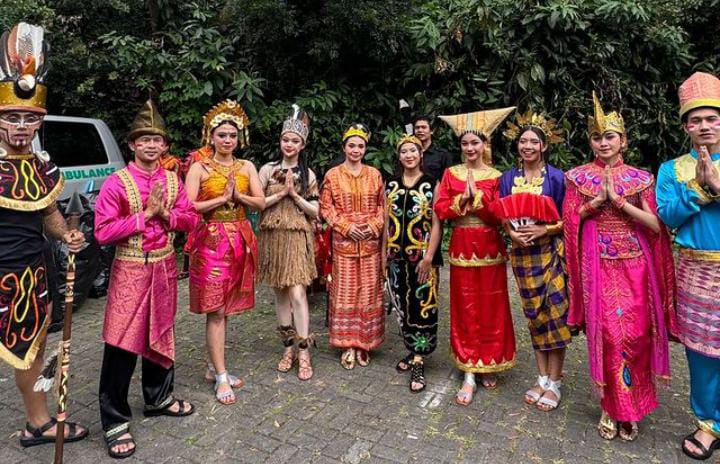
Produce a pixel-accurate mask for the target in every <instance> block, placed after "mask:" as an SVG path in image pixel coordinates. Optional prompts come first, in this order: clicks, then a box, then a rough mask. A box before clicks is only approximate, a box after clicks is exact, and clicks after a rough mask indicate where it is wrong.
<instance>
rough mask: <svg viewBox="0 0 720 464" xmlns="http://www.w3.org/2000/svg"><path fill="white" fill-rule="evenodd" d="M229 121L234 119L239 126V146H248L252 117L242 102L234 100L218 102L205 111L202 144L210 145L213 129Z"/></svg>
mask: <svg viewBox="0 0 720 464" xmlns="http://www.w3.org/2000/svg"><path fill="white" fill-rule="evenodd" d="M227 121H232V122H233V123H234V124H235V125H236V126H237V128H238V146H239V147H240V148H245V147H247V146H248V144H249V143H250V134H249V133H248V125H249V124H250V119H249V118H248V117H247V114H245V110H243V109H242V107H241V106H240V104H239V103H238V102H236V101H233V100H225V101H223V102H221V103H218V104H217V105H215V106H213V107H212V108H210V111H208V112H207V113H205V116H203V133H202V144H203V145H204V146H206V147H209V146H210V140H211V139H212V131H214V130H215V128H216V127H218V126H219V125H221V124H223V123H224V122H227Z"/></svg>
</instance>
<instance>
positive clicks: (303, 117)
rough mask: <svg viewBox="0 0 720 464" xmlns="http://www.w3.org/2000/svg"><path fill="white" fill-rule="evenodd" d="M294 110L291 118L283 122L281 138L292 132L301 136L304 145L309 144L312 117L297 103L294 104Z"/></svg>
mask: <svg viewBox="0 0 720 464" xmlns="http://www.w3.org/2000/svg"><path fill="white" fill-rule="evenodd" d="M292 109H293V112H292V114H291V115H290V117H289V118H287V119H286V120H285V121H284V122H283V126H282V131H280V136H282V135H283V134H284V133H286V132H292V133H294V134H297V135H299V136H300V138H301V139H302V140H303V143H305V142H307V138H308V133H309V132H310V117H309V116H308V115H307V113H306V112H305V111H304V110H303V109H302V108H300V107H299V106H298V105H296V104H295V103H293V105H292Z"/></svg>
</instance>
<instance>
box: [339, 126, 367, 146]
mask: <svg viewBox="0 0 720 464" xmlns="http://www.w3.org/2000/svg"><path fill="white" fill-rule="evenodd" d="M350 137H360V138H361V139H363V140H364V141H365V143H368V142H369V141H370V131H368V130H367V128H366V127H365V125H363V124H353V125H352V126H350V127H349V128H348V129H347V130H346V131H345V133H344V134H343V136H342V141H343V143H345V141H346V140H347V139H349V138H350Z"/></svg>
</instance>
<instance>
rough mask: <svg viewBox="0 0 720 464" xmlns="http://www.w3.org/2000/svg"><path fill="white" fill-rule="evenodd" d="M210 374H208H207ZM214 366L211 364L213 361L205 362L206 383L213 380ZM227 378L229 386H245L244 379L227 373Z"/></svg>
mask: <svg viewBox="0 0 720 464" xmlns="http://www.w3.org/2000/svg"><path fill="white" fill-rule="evenodd" d="M208 374H210V375H208ZM215 374H216V372H215V366H213V363H212V362H210V361H208V363H207V371H206V372H205V381H206V382H207V383H214V382H215ZM228 379H229V380H230V386H231V387H233V388H234V389H235V388H242V387H244V386H245V381H244V380H243V379H241V378H239V377H235V376H234V375H232V374H228Z"/></svg>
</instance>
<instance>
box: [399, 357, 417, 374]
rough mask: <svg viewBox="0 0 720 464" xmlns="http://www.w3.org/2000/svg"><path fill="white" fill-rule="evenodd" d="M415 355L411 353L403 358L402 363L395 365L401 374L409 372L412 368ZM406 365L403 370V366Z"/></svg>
mask: <svg viewBox="0 0 720 464" xmlns="http://www.w3.org/2000/svg"><path fill="white" fill-rule="evenodd" d="M414 356H415V355H414V354H412V353H409V354H408V355H407V356H405V357H404V358H402V359H401V360H400V361H398V362H397V364H395V370H396V371H398V372H399V373H401V374H402V373H403V372H407V371H409V370H410V369H411V368H412V360H413V357H414ZM403 364H405V368H404V369H403V367H402V365H403Z"/></svg>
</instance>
